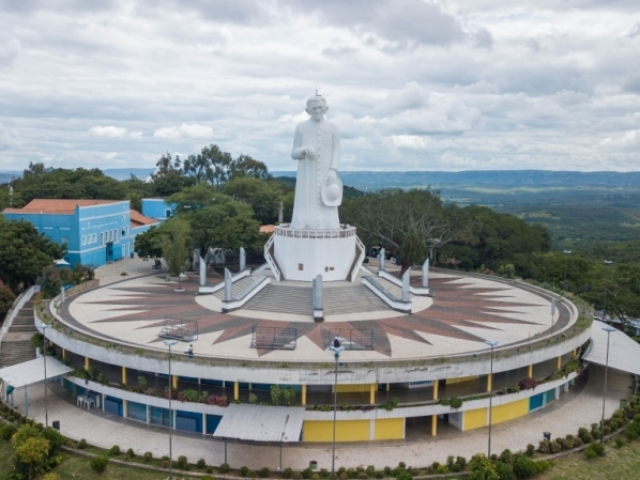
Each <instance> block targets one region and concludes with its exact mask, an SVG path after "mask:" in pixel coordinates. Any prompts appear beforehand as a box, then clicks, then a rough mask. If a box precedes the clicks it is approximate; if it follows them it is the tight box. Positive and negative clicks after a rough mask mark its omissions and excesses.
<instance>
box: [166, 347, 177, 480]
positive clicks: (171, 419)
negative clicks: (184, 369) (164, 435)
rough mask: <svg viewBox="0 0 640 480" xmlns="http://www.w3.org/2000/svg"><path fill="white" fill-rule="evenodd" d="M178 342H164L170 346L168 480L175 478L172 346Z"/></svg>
mask: <svg viewBox="0 0 640 480" xmlns="http://www.w3.org/2000/svg"><path fill="white" fill-rule="evenodd" d="M176 343H178V341H177V340H165V341H164V344H165V345H166V346H167V347H169V477H168V478H167V480H173V452H172V444H171V440H172V438H171V434H172V430H173V411H172V410H171V393H172V389H173V385H172V380H173V379H172V378H171V347H172V346H173V345H175V344H176Z"/></svg>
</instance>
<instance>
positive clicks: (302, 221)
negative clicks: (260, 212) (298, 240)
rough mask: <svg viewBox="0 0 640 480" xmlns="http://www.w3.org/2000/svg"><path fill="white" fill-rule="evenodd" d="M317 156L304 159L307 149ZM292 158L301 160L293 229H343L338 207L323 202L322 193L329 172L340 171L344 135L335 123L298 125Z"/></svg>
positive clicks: (304, 123)
mask: <svg viewBox="0 0 640 480" xmlns="http://www.w3.org/2000/svg"><path fill="white" fill-rule="evenodd" d="M305 147H310V148H312V149H313V150H314V151H315V152H316V158H313V159H312V158H308V157H306V156H304V153H303V151H304V148H305ZM291 157H292V158H294V159H295V160H298V175H297V177H296V194H295V200H294V204H293V218H292V220H291V227H292V228H296V229H310V230H330V229H337V228H340V220H339V219H338V207H329V206H327V205H325V204H324V203H323V202H322V196H321V194H320V189H321V185H322V182H324V181H326V177H327V172H328V171H329V169H334V170H336V171H337V170H338V163H339V161H340V135H339V132H338V128H337V127H336V126H335V125H334V124H333V123H331V122H328V121H326V120H322V121H320V122H316V121H315V120H313V119H309V120H307V121H306V122H302V123H300V124H298V126H297V127H296V133H295V135H294V137H293V150H292V151H291Z"/></svg>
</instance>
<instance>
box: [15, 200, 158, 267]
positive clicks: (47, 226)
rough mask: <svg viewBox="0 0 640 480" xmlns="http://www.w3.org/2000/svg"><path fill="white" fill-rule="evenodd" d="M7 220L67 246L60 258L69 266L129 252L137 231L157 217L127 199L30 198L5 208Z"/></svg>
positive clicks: (97, 262) (103, 260)
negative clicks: (133, 206) (21, 222)
mask: <svg viewBox="0 0 640 480" xmlns="http://www.w3.org/2000/svg"><path fill="white" fill-rule="evenodd" d="M2 213H3V215H4V216H5V217H6V218H7V220H27V221H28V222H31V223H32V224H33V225H34V226H35V227H36V228H37V229H38V231H39V232H41V233H44V234H45V235H46V236H47V237H49V238H50V239H51V240H53V241H54V242H57V243H59V244H61V245H62V244H66V245H67V254H66V255H65V256H64V259H65V260H66V261H67V262H69V263H70V264H71V265H72V266H73V265H75V264H76V263H80V264H82V265H94V266H101V265H104V264H106V263H108V262H113V261H115V260H120V259H121V258H125V257H128V256H130V255H131V254H132V253H133V241H134V238H135V236H136V235H137V234H139V233H142V232H144V231H146V230H148V229H149V228H150V227H151V226H152V225H156V224H157V223H158V221H157V220H154V219H152V218H148V217H145V216H144V215H141V214H140V213H138V212H136V211H135V210H131V208H130V205H129V201H128V200H57V199H56V200H44V199H36V200H32V201H31V202H30V203H29V204H27V205H26V206H24V207H23V208H7V209H5V210H4V211H3V212H2Z"/></svg>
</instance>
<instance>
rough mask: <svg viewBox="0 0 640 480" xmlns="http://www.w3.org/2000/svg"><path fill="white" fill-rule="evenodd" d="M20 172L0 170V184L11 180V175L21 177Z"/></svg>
mask: <svg viewBox="0 0 640 480" xmlns="http://www.w3.org/2000/svg"><path fill="white" fill-rule="evenodd" d="M21 176H22V172H0V184H3V183H9V182H10V181H11V177H16V178H18V177H21Z"/></svg>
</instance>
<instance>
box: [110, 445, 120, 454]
mask: <svg viewBox="0 0 640 480" xmlns="http://www.w3.org/2000/svg"><path fill="white" fill-rule="evenodd" d="M109 455H111V456H113V455H120V447H119V446H118V445H114V446H113V447H111V448H110V449H109Z"/></svg>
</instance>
